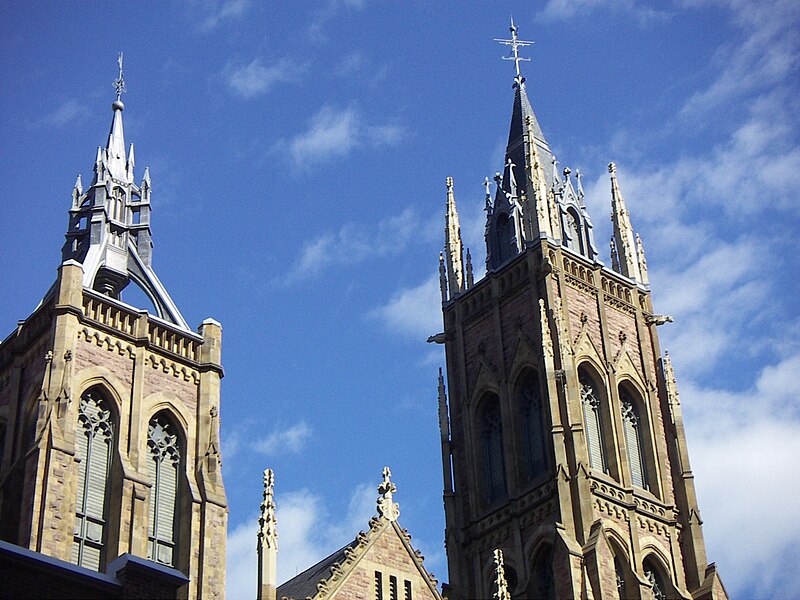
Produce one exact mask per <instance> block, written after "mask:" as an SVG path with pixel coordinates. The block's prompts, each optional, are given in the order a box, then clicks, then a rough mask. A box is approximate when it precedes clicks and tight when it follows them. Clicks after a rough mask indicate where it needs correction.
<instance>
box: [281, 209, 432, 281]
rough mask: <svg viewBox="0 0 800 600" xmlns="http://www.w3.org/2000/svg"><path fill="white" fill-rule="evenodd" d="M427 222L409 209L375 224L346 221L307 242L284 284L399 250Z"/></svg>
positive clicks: (421, 230) (419, 233)
mask: <svg viewBox="0 0 800 600" xmlns="http://www.w3.org/2000/svg"><path fill="white" fill-rule="evenodd" d="M428 228H429V225H428V224H426V223H424V222H423V221H422V220H421V219H420V218H419V216H418V215H417V213H416V212H415V211H414V209H412V208H410V207H409V208H406V209H405V210H404V211H403V212H401V213H400V214H399V215H394V216H391V217H387V218H385V219H382V220H380V221H378V223H376V224H363V223H359V224H356V223H347V224H345V225H343V226H342V227H340V228H339V230H338V231H335V232H325V233H323V234H321V235H320V236H318V237H317V238H315V239H314V240H312V241H310V242H308V243H307V244H306V245H305V246H304V247H303V249H302V251H301V253H300V257H299V259H298V260H297V262H296V263H295V265H294V266H293V268H292V269H291V270H290V273H291V275H290V277H289V278H287V279H285V280H284V282H285V283H294V282H295V281H298V280H302V279H306V278H308V277H312V276H315V275H317V274H319V273H321V272H323V271H324V270H325V269H328V268H330V267H332V266H334V265H348V264H356V263H360V262H363V261H367V260H370V259H375V258H378V257H381V256H386V255H389V254H397V253H399V252H401V251H402V250H403V249H404V248H405V247H406V246H407V244H408V243H409V241H410V240H411V239H413V237H414V236H418V235H425V234H426V233H427V231H428Z"/></svg>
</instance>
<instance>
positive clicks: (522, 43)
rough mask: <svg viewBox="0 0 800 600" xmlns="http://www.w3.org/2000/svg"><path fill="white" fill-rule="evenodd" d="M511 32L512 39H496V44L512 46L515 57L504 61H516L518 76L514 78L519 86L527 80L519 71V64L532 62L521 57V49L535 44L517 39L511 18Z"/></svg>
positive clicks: (504, 58)
mask: <svg viewBox="0 0 800 600" xmlns="http://www.w3.org/2000/svg"><path fill="white" fill-rule="evenodd" d="M509 31H510V32H511V39H510V40H504V39H500V38H494V41H495V42H499V43H501V44H503V45H504V46H511V53H512V54H513V56H504V57H503V60H513V61H514V68H515V69H516V71H517V76H516V77H515V78H514V81H516V82H517V83H518V84H521V83H522V82H524V81H525V78H524V77H523V76H522V74H521V73H520V71H519V63H520V62H530V60H531V59H530V58H523V57H521V56H520V55H519V49H520V48H524V47H525V46H532V45H533V42H532V41H530V40H521V39H519V38H518V37H517V26H516V25H515V24H514V17H511V27H510V28H509Z"/></svg>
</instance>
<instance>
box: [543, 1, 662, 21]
mask: <svg viewBox="0 0 800 600" xmlns="http://www.w3.org/2000/svg"><path fill="white" fill-rule="evenodd" d="M594 10H605V11H614V12H620V11H624V12H625V14H626V15H629V16H632V17H635V18H637V19H638V20H639V21H640V22H641V23H643V24H646V23H649V22H652V21H663V20H665V19H667V18H668V17H669V14H668V13H667V12H665V11H664V10H657V9H655V8H653V7H652V6H650V5H649V4H647V3H642V2H637V1H636V0H548V2H547V4H545V6H544V8H543V9H542V10H541V11H539V13H538V14H537V17H538V18H539V19H540V20H542V21H544V22H553V21H566V20H569V19H573V18H575V17H577V16H579V15H582V14H587V13H589V12H591V11H594Z"/></svg>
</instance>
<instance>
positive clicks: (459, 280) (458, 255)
mask: <svg viewBox="0 0 800 600" xmlns="http://www.w3.org/2000/svg"><path fill="white" fill-rule="evenodd" d="M446 184H447V209H446V213H445V221H444V249H445V254H446V255H447V256H446V258H447V283H448V287H449V290H450V298H453V297H455V296H456V295H458V294H460V293H461V292H463V291H464V249H463V246H462V244H461V225H460V224H459V222H458V211H457V210H456V199H455V194H454V193H453V178H452V177H448V178H447V182H446Z"/></svg>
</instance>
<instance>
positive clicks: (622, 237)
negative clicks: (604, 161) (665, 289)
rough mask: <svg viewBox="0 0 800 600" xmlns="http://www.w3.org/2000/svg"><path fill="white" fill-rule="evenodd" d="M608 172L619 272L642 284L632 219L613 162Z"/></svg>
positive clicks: (609, 165)
mask: <svg viewBox="0 0 800 600" xmlns="http://www.w3.org/2000/svg"><path fill="white" fill-rule="evenodd" d="M608 172H609V173H610V174H611V221H612V222H613V224H614V242H615V243H616V246H617V254H618V256H619V265H620V270H619V272H620V273H622V274H623V275H625V277H629V278H630V279H633V280H634V281H638V282H642V276H641V273H640V272H639V260H638V257H637V256H636V241H635V240H634V237H633V227H631V217H630V213H628V209H627V208H626V206H625V200H624V198H623V197H622V192H621V191H620V189H619V182H618V181H617V166H616V165H615V164H614V163H613V162H612V163H609V164H608Z"/></svg>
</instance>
